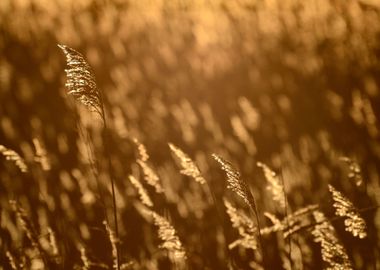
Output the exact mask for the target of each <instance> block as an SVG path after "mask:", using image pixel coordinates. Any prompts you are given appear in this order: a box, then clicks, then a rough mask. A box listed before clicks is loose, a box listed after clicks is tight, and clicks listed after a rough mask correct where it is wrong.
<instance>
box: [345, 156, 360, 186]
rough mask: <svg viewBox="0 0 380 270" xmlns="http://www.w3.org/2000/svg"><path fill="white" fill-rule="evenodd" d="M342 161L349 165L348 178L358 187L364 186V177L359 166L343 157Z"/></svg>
mask: <svg viewBox="0 0 380 270" xmlns="http://www.w3.org/2000/svg"><path fill="white" fill-rule="evenodd" d="M340 160H341V161H343V162H345V163H346V164H347V165H348V170H349V171H348V175H347V176H348V178H349V179H350V180H352V181H353V182H354V184H355V185H356V186H358V187H359V186H361V185H362V184H363V177H362V171H361V169H360V166H359V164H358V163H357V162H356V161H354V160H352V159H350V158H349V157H341V158H340Z"/></svg>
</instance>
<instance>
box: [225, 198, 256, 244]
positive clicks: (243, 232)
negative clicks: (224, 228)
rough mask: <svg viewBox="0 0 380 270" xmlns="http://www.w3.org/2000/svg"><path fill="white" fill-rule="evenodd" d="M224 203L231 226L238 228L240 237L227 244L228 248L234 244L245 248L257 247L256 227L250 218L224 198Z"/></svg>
mask: <svg viewBox="0 0 380 270" xmlns="http://www.w3.org/2000/svg"><path fill="white" fill-rule="evenodd" d="M224 205H225V206H226V208H227V214H228V215H229V217H230V220H231V223H232V227H234V228H235V229H237V230H238V232H239V235H240V238H239V239H237V240H235V241H234V242H232V243H231V244H229V245H228V248H229V249H233V248H235V247H236V246H239V245H240V246H242V247H244V248H247V249H254V250H255V249H257V234H258V230H257V227H256V226H255V225H254V224H253V222H252V220H251V219H250V218H249V217H248V216H246V215H245V214H244V212H242V211H239V210H238V209H236V208H235V207H233V206H232V204H231V203H230V202H229V201H227V200H226V199H224Z"/></svg>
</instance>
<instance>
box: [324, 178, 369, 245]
mask: <svg viewBox="0 0 380 270" xmlns="http://www.w3.org/2000/svg"><path fill="white" fill-rule="evenodd" d="M329 191H330V193H331V195H332V197H333V200H334V204H333V206H334V208H335V214H336V215H337V216H340V217H346V219H345V220H344V226H345V228H346V231H348V232H350V233H352V235H353V236H355V237H359V238H361V239H362V238H365V237H367V225H366V223H365V221H364V219H363V218H362V217H361V216H360V215H359V211H358V209H357V208H356V207H355V206H354V205H353V203H352V202H351V201H350V200H349V199H348V198H346V197H345V196H343V194H342V193H341V192H339V191H337V190H336V189H335V188H334V187H333V186H331V185H329Z"/></svg>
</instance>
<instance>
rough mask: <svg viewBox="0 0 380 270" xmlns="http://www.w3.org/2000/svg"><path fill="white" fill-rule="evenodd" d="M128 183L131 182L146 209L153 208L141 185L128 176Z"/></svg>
mask: <svg viewBox="0 0 380 270" xmlns="http://www.w3.org/2000/svg"><path fill="white" fill-rule="evenodd" d="M129 181H131V183H132V185H133V186H134V187H135V188H136V189H137V192H138V193H139V195H140V200H141V202H142V203H143V204H145V205H146V206H148V207H152V206H153V202H152V200H151V199H150V197H149V195H148V192H147V191H146V189H145V188H144V187H143V185H142V184H141V183H140V181H138V180H137V179H136V178H135V177H134V176H132V175H130V176H129Z"/></svg>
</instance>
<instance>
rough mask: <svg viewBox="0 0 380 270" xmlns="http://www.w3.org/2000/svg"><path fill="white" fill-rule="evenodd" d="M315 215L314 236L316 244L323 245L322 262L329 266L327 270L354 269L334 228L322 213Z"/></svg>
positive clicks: (316, 212) (317, 211)
mask: <svg viewBox="0 0 380 270" xmlns="http://www.w3.org/2000/svg"><path fill="white" fill-rule="evenodd" d="M313 215H314V218H315V221H316V222H317V224H316V225H315V226H314V228H313V231H312V234H313V236H314V242H316V243H320V245H321V253H322V260H323V261H324V262H326V263H327V265H328V267H326V269H329V270H343V269H344V270H346V269H347V270H349V269H353V268H352V265H351V262H350V259H349V258H348V255H347V252H346V249H345V248H344V246H343V245H342V244H341V242H340V241H339V239H338V237H337V234H336V232H335V229H334V227H333V226H332V225H331V223H330V222H329V221H328V220H327V219H326V217H325V215H324V214H323V213H322V212H321V211H319V210H316V211H314V212H313Z"/></svg>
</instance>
